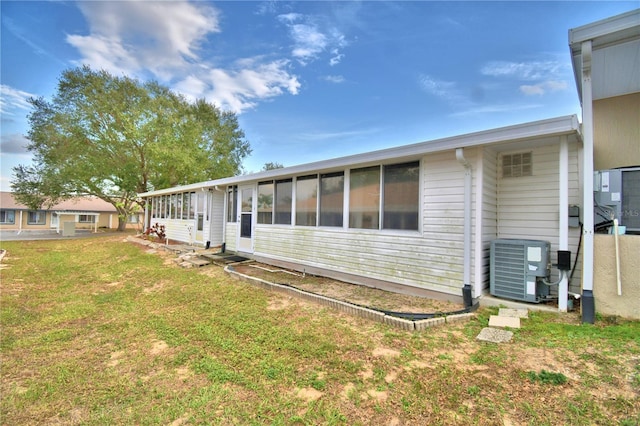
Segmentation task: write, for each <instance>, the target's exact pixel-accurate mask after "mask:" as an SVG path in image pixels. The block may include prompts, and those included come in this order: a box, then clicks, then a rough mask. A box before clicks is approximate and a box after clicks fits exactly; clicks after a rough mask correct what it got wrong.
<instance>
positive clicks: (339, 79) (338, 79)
mask: <svg viewBox="0 0 640 426" xmlns="http://www.w3.org/2000/svg"><path fill="white" fill-rule="evenodd" d="M323 80H326V81H328V82H330V83H344V77H343V76H341V75H326V76H324V77H323Z"/></svg>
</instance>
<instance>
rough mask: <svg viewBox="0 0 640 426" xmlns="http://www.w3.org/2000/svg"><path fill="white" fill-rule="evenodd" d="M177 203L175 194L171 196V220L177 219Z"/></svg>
mask: <svg viewBox="0 0 640 426" xmlns="http://www.w3.org/2000/svg"><path fill="white" fill-rule="evenodd" d="M179 207H180V205H179V201H178V195H177V194H171V219H176V218H178V212H179V210H178V209H179Z"/></svg>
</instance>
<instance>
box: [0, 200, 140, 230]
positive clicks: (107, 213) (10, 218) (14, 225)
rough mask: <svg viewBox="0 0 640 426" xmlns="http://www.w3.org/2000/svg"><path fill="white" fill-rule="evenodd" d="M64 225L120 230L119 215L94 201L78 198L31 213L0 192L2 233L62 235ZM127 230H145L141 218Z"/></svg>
mask: <svg viewBox="0 0 640 426" xmlns="http://www.w3.org/2000/svg"><path fill="white" fill-rule="evenodd" d="M65 222H73V223H74V224H75V225H74V226H75V229H91V230H93V231H97V230H98V228H107V229H117V228H118V212H117V211H116V209H115V207H113V205H111V204H109V203H107V202H106V201H103V200H101V199H99V198H95V197H78V198H74V199H71V200H66V201H63V202H61V203H58V204H55V205H53V206H51V207H50V208H42V209H40V210H31V209H29V208H28V207H27V206H25V205H24V204H20V203H18V202H16V200H15V199H14V197H13V194H12V193H11V192H0V230H2V231H17V232H23V231H24V232H27V231H48V232H51V231H55V232H60V230H61V229H62V228H63V226H64V223H65ZM127 227H131V228H137V227H140V228H141V227H142V214H141V213H137V214H133V215H131V216H130V217H129V219H128V224H127Z"/></svg>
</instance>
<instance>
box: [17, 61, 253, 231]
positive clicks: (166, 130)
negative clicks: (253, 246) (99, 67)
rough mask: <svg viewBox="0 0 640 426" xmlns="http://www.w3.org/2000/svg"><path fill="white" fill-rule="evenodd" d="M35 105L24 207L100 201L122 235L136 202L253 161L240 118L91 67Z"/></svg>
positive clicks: (64, 79)
mask: <svg viewBox="0 0 640 426" xmlns="http://www.w3.org/2000/svg"><path fill="white" fill-rule="evenodd" d="M29 102H30V103H31V105H32V107H33V109H32V112H31V113H30V114H29V117H28V119H29V125H30V128H29V131H28V134H27V138H28V139H29V141H30V142H29V145H28V149H29V151H30V152H32V153H33V156H34V160H33V164H32V165H29V166H25V165H20V166H18V167H15V168H14V169H13V171H14V179H13V180H12V185H11V186H12V189H13V191H14V193H15V197H16V199H17V200H18V201H20V202H22V203H24V204H27V205H28V206H30V207H31V208H34V209H36V208H40V207H41V206H42V205H44V204H49V205H51V204H54V203H56V202H58V201H61V200H64V199H68V198H71V197H76V196H81V195H92V196H96V197H98V198H101V199H103V200H105V201H107V202H108V203H111V204H113V206H115V208H116V209H117V210H118V216H119V227H118V229H120V230H123V229H124V227H125V225H126V217H127V216H128V215H129V214H131V213H132V212H133V211H134V209H135V208H136V204H137V203H138V199H137V194H138V193H140V192H145V191H149V190H154V189H161V188H166V187H171V186H175V185H182V184H188V183H193V182H198V181H203V180H209V179H216V178H220V177H226V176H233V175H236V174H238V173H239V172H240V171H241V169H242V161H243V159H244V158H245V157H246V156H247V155H248V154H249V153H250V152H251V148H250V145H249V143H248V142H247V141H246V140H245V138H244V132H242V130H241V129H240V128H239V125H238V120H237V117H236V115H235V114H234V113H231V112H227V111H221V110H220V109H219V108H217V107H216V106H215V105H213V104H210V103H208V102H206V101H204V100H197V101H195V102H188V101H187V100H186V99H185V98H184V97H183V96H181V95H178V94H176V93H174V92H172V91H171V90H169V89H168V88H167V87H164V86H162V85H160V84H158V83H157V82H140V81H138V80H135V79H132V78H129V77H124V76H123V77H116V76H113V75H111V74H109V73H108V72H106V71H95V70H92V69H90V68H89V67H86V66H85V67H82V68H75V69H71V70H67V71H65V72H63V74H62V76H61V77H60V79H59V83H58V87H57V91H56V93H55V95H54V96H53V98H52V99H51V100H50V101H48V100H45V99H44V98H38V99H30V100H29Z"/></svg>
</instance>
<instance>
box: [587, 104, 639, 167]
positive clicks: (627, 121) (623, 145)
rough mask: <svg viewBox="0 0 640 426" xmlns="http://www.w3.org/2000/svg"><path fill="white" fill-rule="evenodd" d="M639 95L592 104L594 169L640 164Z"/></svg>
mask: <svg viewBox="0 0 640 426" xmlns="http://www.w3.org/2000/svg"><path fill="white" fill-rule="evenodd" d="M639 111H640V93H634V94H631V95H626V96H617V97H614V98H608V99H601V100H597V101H595V102H594V103H593V131H594V136H593V143H594V147H593V151H594V152H593V156H594V168H595V170H604V169H613V168H616V167H628V166H637V165H640V112H639Z"/></svg>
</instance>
